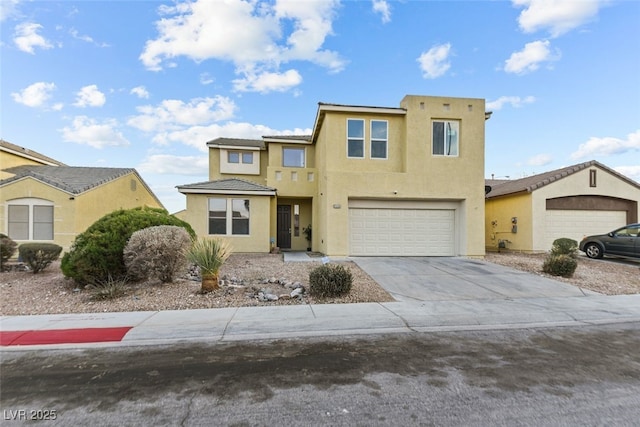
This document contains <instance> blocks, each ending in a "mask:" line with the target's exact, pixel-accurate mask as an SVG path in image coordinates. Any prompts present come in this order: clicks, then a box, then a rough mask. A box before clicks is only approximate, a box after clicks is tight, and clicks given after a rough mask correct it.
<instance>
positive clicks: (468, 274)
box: [352, 257, 594, 301]
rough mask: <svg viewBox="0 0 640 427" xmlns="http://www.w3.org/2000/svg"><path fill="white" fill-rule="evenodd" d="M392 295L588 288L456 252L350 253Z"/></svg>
mask: <svg viewBox="0 0 640 427" xmlns="http://www.w3.org/2000/svg"><path fill="white" fill-rule="evenodd" d="M352 260H353V261H354V262H355V263H356V264H358V266H359V267H360V268H361V269H362V270H364V271H365V272H366V273H367V274H369V276H371V277H372V278H373V279H374V280H375V281H376V282H378V283H379V284H380V285H381V286H382V287H383V288H384V289H385V290H386V291H387V292H389V293H390V294H391V295H392V296H393V297H394V298H395V299H396V300H398V301H451V300H475V299H510V298H514V299H515V298H541V297H575V296H585V295H588V294H594V293H593V292H590V291H586V290H585V291H583V290H582V289H580V288H579V287H577V286H572V285H568V284H566V283H562V282H560V281H557V280H551V279H547V278H545V277H542V276H537V275H535V274H531V273H527V272H523V271H518V270H515V269H512V268H508V267H504V266H501V265H497V264H492V263H489V262H485V261H482V260H478V259H470V258H461V257H354V258H352Z"/></svg>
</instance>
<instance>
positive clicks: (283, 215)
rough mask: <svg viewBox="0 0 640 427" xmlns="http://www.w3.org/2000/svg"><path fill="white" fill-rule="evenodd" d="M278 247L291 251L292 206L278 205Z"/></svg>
mask: <svg viewBox="0 0 640 427" xmlns="http://www.w3.org/2000/svg"><path fill="white" fill-rule="evenodd" d="M277 222H278V224H277V227H278V247H279V248H280V249H291V205H278V219H277Z"/></svg>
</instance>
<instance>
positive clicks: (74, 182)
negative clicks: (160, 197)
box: [0, 165, 136, 194]
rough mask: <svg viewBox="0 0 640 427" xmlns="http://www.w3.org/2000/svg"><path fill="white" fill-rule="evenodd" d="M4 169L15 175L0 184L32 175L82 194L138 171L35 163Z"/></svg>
mask: <svg viewBox="0 0 640 427" xmlns="http://www.w3.org/2000/svg"><path fill="white" fill-rule="evenodd" d="M4 170H5V171H6V172H10V173H12V174H15V175H14V176H12V177H10V178H6V179H3V180H2V181H0V186H2V185H6V184H8V183H11V182H13V181H16V180H18V179H22V178H25V177H31V178H34V179H37V180H39V181H42V182H44V183H47V184H49V185H51V186H53V187H56V188H59V189H60V190H63V191H66V192H68V193H71V194H81V193H84V192H85V191H87V190H90V189H92V188H93V187H97V186H99V185H101V184H104V183H106V182H109V181H113V180H114V179H116V178H119V177H121V176H124V175H127V174H130V173H136V171H135V169H129V168H126V169H125V168H93V167H74V166H35V165H33V166H32V165H25V166H16V167H13V168H8V169H4Z"/></svg>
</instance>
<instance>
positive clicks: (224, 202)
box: [209, 198, 249, 235]
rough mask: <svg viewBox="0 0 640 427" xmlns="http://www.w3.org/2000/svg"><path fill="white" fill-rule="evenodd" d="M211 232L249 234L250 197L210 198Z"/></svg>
mask: <svg viewBox="0 0 640 427" xmlns="http://www.w3.org/2000/svg"><path fill="white" fill-rule="evenodd" d="M209 234H222V235H248V234H249V200H248V199H226V198H211V199H209Z"/></svg>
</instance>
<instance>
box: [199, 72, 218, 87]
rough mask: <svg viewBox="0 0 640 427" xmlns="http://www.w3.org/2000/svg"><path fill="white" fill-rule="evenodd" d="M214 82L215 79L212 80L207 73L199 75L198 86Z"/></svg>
mask: <svg viewBox="0 0 640 427" xmlns="http://www.w3.org/2000/svg"><path fill="white" fill-rule="evenodd" d="M215 81H216V79H214V78H213V77H212V76H211V75H210V74H209V73H202V74H200V84H203V85H210V84H211V83H213V82H215Z"/></svg>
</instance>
